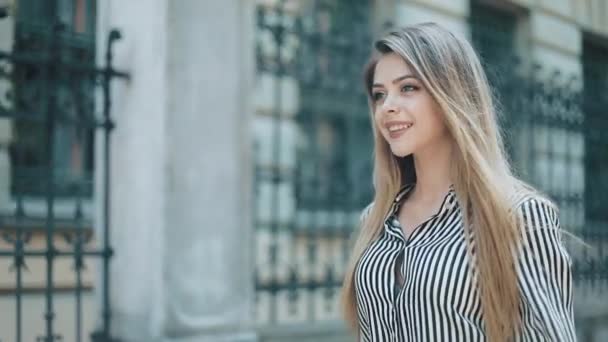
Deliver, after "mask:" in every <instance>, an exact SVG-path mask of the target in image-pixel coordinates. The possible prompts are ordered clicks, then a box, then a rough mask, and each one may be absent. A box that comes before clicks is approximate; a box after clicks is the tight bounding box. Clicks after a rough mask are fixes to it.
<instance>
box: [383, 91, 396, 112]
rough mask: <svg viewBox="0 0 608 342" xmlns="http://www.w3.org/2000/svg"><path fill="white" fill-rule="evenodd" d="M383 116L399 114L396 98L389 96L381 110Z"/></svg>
mask: <svg viewBox="0 0 608 342" xmlns="http://www.w3.org/2000/svg"><path fill="white" fill-rule="evenodd" d="M380 109H381V111H382V113H383V114H394V113H397V110H398V108H397V101H396V99H395V97H394V96H392V95H390V94H387V95H386V98H385V99H384V101H383V103H382V107H381V108H380Z"/></svg>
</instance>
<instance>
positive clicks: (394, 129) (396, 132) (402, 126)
mask: <svg viewBox="0 0 608 342" xmlns="http://www.w3.org/2000/svg"><path fill="white" fill-rule="evenodd" d="M413 125H414V124H412V123H410V122H406V123H394V124H388V125H387V127H386V128H387V130H388V134H389V136H390V137H391V139H396V138H399V137H400V136H401V135H403V134H404V133H405V132H406V131H407V130H408V129H410V127H412V126H413Z"/></svg>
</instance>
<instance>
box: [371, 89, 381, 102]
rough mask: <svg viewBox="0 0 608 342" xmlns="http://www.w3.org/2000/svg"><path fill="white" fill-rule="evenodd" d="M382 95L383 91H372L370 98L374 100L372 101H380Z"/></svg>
mask: <svg viewBox="0 0 608 342" xmlns="http://www.w3.org/2000/svg"><path fill="white" fill-rule="evenodd" d="M383 97H384V93H383V92H380V91H377V92H373V93H372V100H374V102H377V101H380V100H381V99H382V98H383Z"/></svg>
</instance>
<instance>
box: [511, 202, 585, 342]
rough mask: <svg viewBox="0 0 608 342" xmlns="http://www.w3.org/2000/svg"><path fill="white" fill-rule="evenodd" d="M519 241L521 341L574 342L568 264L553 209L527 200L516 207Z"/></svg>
mask: <svg viewBox="0 0 608 342" xmlns="http://www.w3.org/2000/svg"><path fill="white" fill-rule="evenodd" d="M518 212H519V219H520V220H521V221H520V222H521V224H523V227H522V241H521V245H520V250H519V251H520V254H519V260H518V267H519V268H518V284H519V287H520V291H521V300H522V306H521V314H522V327H521V329H522V330H521V340H522V341H564V342H568V341H576V334H575V329H574V315H573V308H572V291H573V289H572V262H571V259H570V256H569V254H568V252H567V251H566V249H565V247H564V245H563V243H562V235H561V228H560V223H559V218H558V214H557V211H556V209H555V208H554V207H553V206H552V205H551V204H550V203H548V202H546V201H545V200H540V199H530V200H527V201H524V203H522V204H521V205H520V206H519V207H518Z"/></svg>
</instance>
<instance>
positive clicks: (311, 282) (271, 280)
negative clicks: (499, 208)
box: [254, 1, 608, 323]
mask: <svg viewBox="0 0 608 342" xmlns="http://www.w3.org/2000/svg"><path fill="white" fill-rule="evenodd" d="M472 12H474V13H472V15H474V16H476V17H474V18H473V20H472V22H471V27H472V32H473V41H474V43H475V45H476V46H477V48H478V49H479V50H480V52H481V54H482V57H483V58H484V61H485V68H486V70H487V73H488V76H489V78H490V81H491V83H492V85H493V87H494V90H495V93H496V98H497V100H498V102H499V103H500V106H501V107H500V109H501V110H500V112H501V114H502V116H501V121H502V126H503V129H504V136H505V140H506V142H507V148H508V151H509V153H510V156H511V159H512V162H513V164H514V167H515V168H516V171H517V172H518V174H519V175H520V176H521V177H522V178H524V179H525V180H527V181H529V182H530V183H531V184H533V185H535V186H537V187H538V188H539V189H541V190H542V191H544V192H545V193H547V194H548V195H549V196H550V197H551V198H553V199H554V200H555V201H556V202H557V204H558V205H559V207H560V210H561V214H560V215H561V216H560V217H561V220H562V224H563V226H564V227H565V228H567V229H569V230H570V231H572V232H574V233H575V234H576V235H578V236H580V237H582V238H583V239H585V240H586V241H587V242H589V243H591V244H592V245H593V247H592V248H590V249H589V248H583V249H582V250H581V251H580V253H575V255H574V264H575V265H574V271H575V276H576V280H577V281H578V282H596V281H597V280H601V281H602V284H604V283H605V281H606V280H607V279H608V256H607V249H606V247H607V245H608V234H607V233H608V220H607V219H606V217H605V213H606V212H608V209H607V208H606V205H605V203H607V202H608V195H607V194H608V186H607V182H608V177H607V176H606V175H604V174H602V173H601V171H600V170H603V167H608V153H605V151H608V148H607V145H606V144H607V142H608V140H607V139H606V138H605V137H603V136H602V133H601V132H602V131H603V130H605V129H606V128H608V125H607V121H606V119H605V116H606V115H605V108H608V103H607V100H606V99H605V96H604V97H602V96H597V94H596V95H591V92H590V89H592V88H594V86H591V84H590V83H589V80H586V81H585V83H584V87H581V81H582V80H581V79H573V78H569V77H566V76H563V75H561V74H560V73H558V72H552V71H549V70H546V69H544V68H542V67H541V66H539V65H531V66H526V65H525V63H522V60H521V59H518V58H517V57H516V55H517V54H516V53H515V51H516V48H515V45H516V44H515V41H514V37H513V35H514V34H515V32H516V30H515V27H514V26H513V25H515V19H514V18H511V17H509V16H504V17H501V18H499V19H498V20H497V19H496V18H487V17H486V18H484V15H486V14H487V13H486V12H485V11H483V9H479V8H477V9H476V10H475V11H472ZM369 13H370V3H369V2H368V1H355V2H351V1H279V2H278V4H277V5H274V6H269V5H259V6H258V20H257V35H256V37H257V53H256V56H257V71H258V83H259V84H260V86H259V93H258V94H257V96H256V97H257V98H260V99H262V101H260V102H259V103H258V104H257V105H258V108H257V115H256V119H255V121H256V145H255V150H256V164H255V182H254V193H255V198H256V204H257V210H256V212H257V216H256V222H255V226H256V228H257V242H256V247H257V261H256V262H257V268H256V270H257V271H256V279H255V284H256V290H257V310H258V311H257V318H258V320H259V322H260V323H277V322H281V321H314V320H316V319H325V318H328V317H334V318H337V315H336V312H335V303H336V294H337V292H338V287H339V285H340V282H341V278H342V274H343V273H342V272H343V267H344V263H345V261H346V259H347V255H348V246H349V244H348V239H349V235H350V233H351V232H352V230H353V228H354V227H355V226H356V225H357V217H358V213H359V211H360V210H361V209H362V208H363V207H364V206H365V205H366V204H367V203H369V201H371V198H372V189H371V185H370V181H371V148H372V144H373V141H372V138H371V128H370V122H369V118H368V117H369V116H368V113H367V111H368V109H367V104H366V102H365V101H366V99H365V95H364V93H363V86H362V81H361V69H362V66H363V64H364V63H365V61H366V59H367V58H368V57H369V53H370V52H371V51H370V50H369V47H370V45H371V44H370V42H371V39H370V26H369V22H370V19H369V17H368V16H369ZM505 48H506V50H505ZM605 71H606V70H605V69H594V71H589V72H588V73H587V74H593V73H594V72H595V73H601V72H605ZM603 89H605V88H603ZM602 215H604V216H602Z"/></svg>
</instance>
